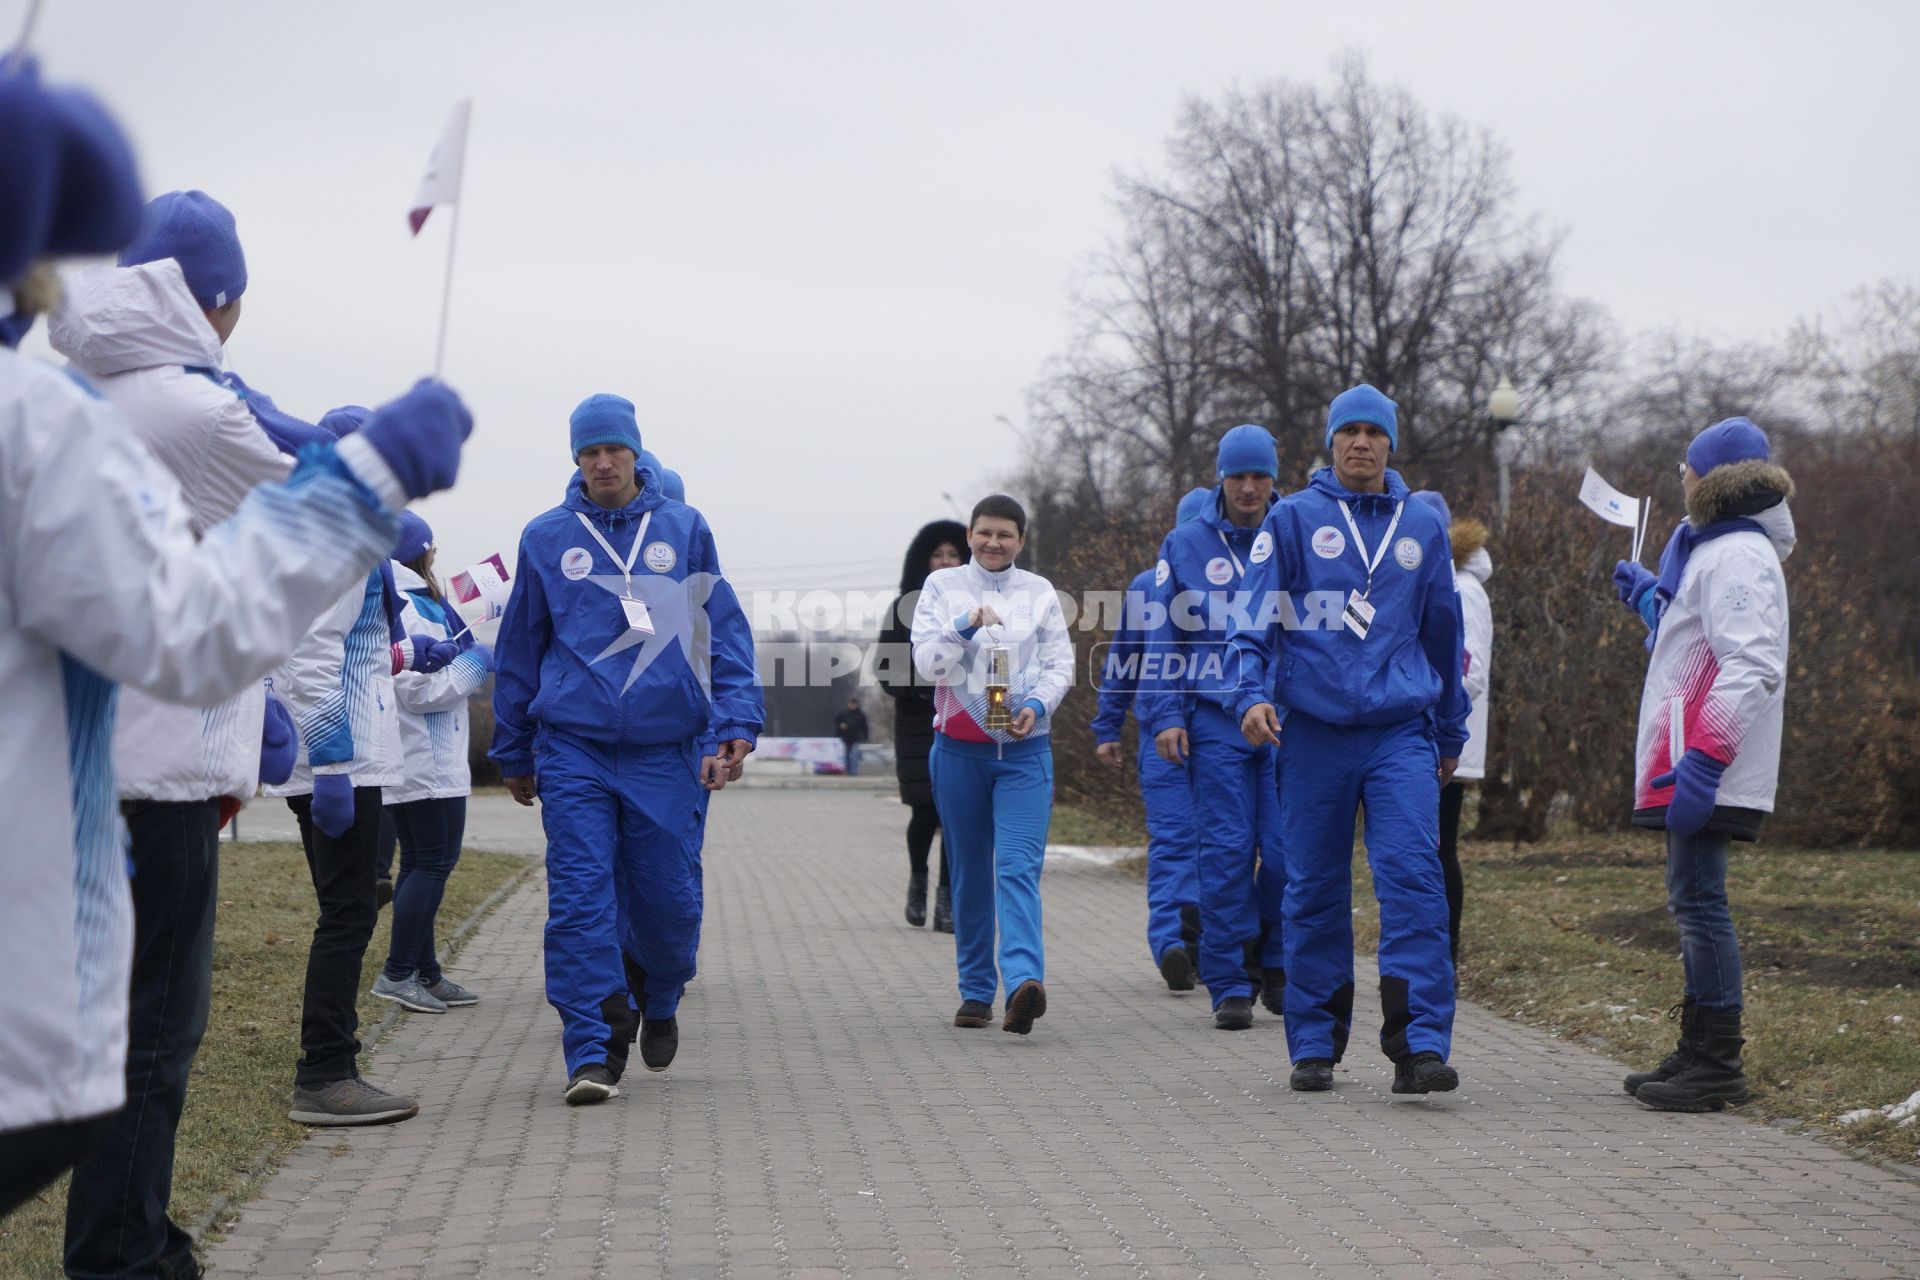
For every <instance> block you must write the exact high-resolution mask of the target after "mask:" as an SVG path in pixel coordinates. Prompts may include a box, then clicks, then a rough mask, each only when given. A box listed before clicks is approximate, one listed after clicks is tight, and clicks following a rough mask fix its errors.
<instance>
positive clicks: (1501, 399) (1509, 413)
mask: <svg viewBox="0 0 1920 1280" xmlns="http://www.w3.org/2000/svg"><path fill="white" fill-rule="evenodd" d="M1487 416H1488V417H1489V418H1492V419H1493V427H1494V437H1493V453H1494V456H1495V457H1496V458H1498V459H1499V461H1500V523H1501V524H1502V525H1503V526H1504V525H1505V524H1506V523H1507V495H1508V491H1509V486H1510V479H1509V476H1508V473H1507V468H1508V462H1509V459H1510V458H1511V456H1512V450H1510V449H1508V448H1507V428H1508V427H1510V426H1512V425H1513V420H1514V419H1515V418H1517V417H1519V416H1520V393H1519V392H1518V391H1515V390H1514V389H1513V383H1512V382H1510V381H1508V379H1507V375H1506V374H1504V373H1503V374H1501V375H1500V385H1499V386H1497V387H1495V388H1494V389H1493V393H1492V394H1491V395H1489V396H1488V397H1487Z"/></svg>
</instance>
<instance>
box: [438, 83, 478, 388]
mask: <svg viewBox="0 0 1920 1280" xmlns="http://www.w3.org/2000/svg"><path fill="white" fill-rule="evenodd" d="M472 127H473V117H472V115H471V108H469V115H468V117H467V123H466V128H463V129H462V130H461V131H460V169H459V173H460V186H459V188H458V189H457V190H456V191H455V192H454V193H453V221H452V223H451V224H449V225H448V227H447V275H446V279H445V281H443V282H442V284H441V286H440V339H439V341H438V342H437V343H435V344H434V349H433V376H434V377H435V378H436V379H437V378H439V377H440V372H441V370H442V369H444V368H445V367H446V363H447V317H448V315H449V313H450V312H451V310H452V305H453V252H454V248H455V246H456V245H458V243H459V241H460V206H461V205H463V204H465V203H466V195H467V133H468V131H469V130H470V129H472Z"/></svg>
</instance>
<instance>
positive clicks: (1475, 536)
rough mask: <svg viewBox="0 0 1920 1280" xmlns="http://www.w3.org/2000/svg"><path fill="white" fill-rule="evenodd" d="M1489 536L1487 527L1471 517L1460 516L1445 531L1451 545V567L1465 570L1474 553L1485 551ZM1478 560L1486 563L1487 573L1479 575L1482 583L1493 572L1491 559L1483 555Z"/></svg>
mask: <svg viewBox="0 0 1920 1280" xmlns="http://www.w3.org/2000/svg"><path fill="white" fill-rule="evenodd" d="M1491 536H1492V534H1491V533H1490V532H1489V531H1488V529H1487V526H1486V525H1485V524H1484V523H1483V522H1481V521H1479V520H1475V519H1474V518H1473V517H1472V516H1461V517H1460V518H1459V519H1458V520H1455V521H1454V522H1453V524H1452V525H1451V526H1449V527H1448V529H1447V541H1448V542H1450V543H1451V544H1452V545H1453V567H1454V568H1456V569H1464V568H1466V567H1467V562H1468V561H1469V560H1471V559H1473V556H1474V553H1475V552H1477V551H1484V550H1485V549H1486V545H1487V539H1488V538H1489V537H1491ZM1480 558H1481V559H1483V560H1485V561H1486V562H1487V573H1485V574H1481V575H1480V579H1481V581H1483V582H1484V581H1485V580H1486V578H1487V574H1491V573H1492V572H1493V559H1492V557H1490V556H1485V555H1483V556H1481V557H1480Z"/></svg>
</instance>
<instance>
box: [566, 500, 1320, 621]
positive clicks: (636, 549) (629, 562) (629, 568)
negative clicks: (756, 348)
mask: <svg viewBox="0 0 1920 1280" xmlns="http://www.w3.org/2000/svg"><path fill="white" fill-rule="evenodd" d="M573 514H574V516H575V518H577V519H578V520H579V521H580V523H581V524H582V525H584V526H586V530H587V532H588V533H590V534H592V535H593V540H594V541H595V542H597V543H599V544H600V547H601V549H602V550H604V551H605V552H606V553H607V558H608V559H610V560H612V561H613V562H614V563H615V564H617V565H619V566H620V574H621V576H622V577H624V578H625V579H626V580H627V599H629V600H631V599H633V562H634V561H635V560H637V559H639V558H640V544H641V543H643V542H645V541H646V540H647V525H648V524H650V523H651V522H652V520H653V512H651V511H649V512H647V514H645V515H643V516H641V517H640V530H639V532H637V533H635V534H634V535H633V548H632V549H631V550H630V551H628V552H627V558H626V559H625V560H622V559H621V558H620V553H619V552H618V551H615V550H614V549H613V544H612V543H611V542H608V541H607V540H606V538H605V537H603V536H602V535H601V533H600V531H599V530H598V529H596V528H594V527H593V521H591V520H589V519H587V515H586V512H584V511H576V512H574V513H573ZM1355 536H1356V537H1357V536H1358V535H1357V534H1356V535H1355Z"/></svg>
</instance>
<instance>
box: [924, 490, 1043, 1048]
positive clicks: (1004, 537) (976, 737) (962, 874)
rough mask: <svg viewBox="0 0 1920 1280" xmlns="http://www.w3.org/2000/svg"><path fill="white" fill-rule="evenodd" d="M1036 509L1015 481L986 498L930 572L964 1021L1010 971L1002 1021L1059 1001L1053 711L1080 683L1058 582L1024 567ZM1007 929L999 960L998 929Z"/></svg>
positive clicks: (1015, 1022) (971, 1023)
mask: <svg viewBox="0 0 1920 1280" xmlns="http://www.w3.org/2000/svg"><path fill="white" fill-rule="evenodd" d="M1026 535H1027V513H1026V511H1025V509H1023V508H1022V507H1021V506H1020V504H1019V503H1018V502H1015V501H1014V500H1013V499H1012V498H1010V497H1007V496H1006V495H1005V494H994V495H993V496H991V497H987V498H982V499H981V500H980V501H979V502H978V503H976V504H974V508H973V516H972V519H971V520H970V521H969V523H968V526H967V543H968V548H969V550H971V551H972V553H973V558H972V560H971V561H969V562H968V563H966V564H963V565H959V566H957V567H955V568H952V569H942V570H940V571H939V572H938V573H934V574H930V575H928V577H927V581H926V585H925V586H924V587H922V588H921V591H920V602H919V604H918V605H917V606H916V607H915V609H914V613H913V662H914V666H915V667H916V668H917V669H918V670H919V672H920V674H921V675H922V676H924V677H925V678H927V679H928V680H931V681H934V682H935V683H936V684H937V686H938V688H937V689H936V690H935V692H934V698H935V706H936V708H937V710H936V719H935V721H934V727H935V728H936V729H938V730H939V733H938V736H937V737H936V739H935V741H934V745H933V754H932V757H931V762H932V772H933V794H934V797H935V798H936V800H937V801H938V802H939V805H940V819H941V822H942V823H943V824H944V826H945V828H946V838H947V840H948V842H949V845H948V847H949V848H950V849H951V850H952V853H953V859H954V865H953V926H954V951H955V954H956V957H957V959H958V964H959V970H960V997H961V1003H960V1010H959V1012H958V1013H956V1014H954V1018H953V1024H954V1025H955V1026H957V1027H984V1026H986V1025H987V1021H988V1019H989V1018H991V1017H992V1015H993V997H994V995H995V993H996V992H997V991H998V990H999V989H1000V987H1001V985H1002V984H1003V983H1004V985H1005V987H1006V991H1007V1006H1006V1018H1005V1020H1004V1021H1002V1023H1001V1024H1000V1026H1001V1030H1003V1031H1011V1032H1013V1033H1014V1034H1015V1035H1026V1034H1027V1033H1028V1032H1029V1031H1032V1030H1033V1023H1034V1019H1036V1018H1038V1017H1040V1016H1041V1015H1042V1014H1044V1013H1046V1011H1047V989H1046V985H1045V979H1046V958H1045V955H1044V953H1043V948H1042V944H1041V924H1040V871H1041V866H1042V863H1043V861H1044V860H1045V856H1046V847H1047V827H1048V825H1049V823H1050V821H1051V819H1052V816H1053V749H1052V747H1051V745H1050V743H1051V732H1052V728H1053V713H1054V712H1055V711H1056V710H1057V709H1058V708H1059V706H1060V701H1061V699H1063V698H1065V697H1066V696H1067V690H1068V689H1070V688H1071V687H1072V685H1073V642H1072V641H1071V640H1070V639H1069V638H1068V636H1067V624H1066V618H1065V616H1064V614H1063V613H1062V612H1061V609H1060V599H1059V597H1058V596H1056V595H1055V594H1054V590H1053V585H1052V584H1051V583H1049V582H1048V581H1047V580H1046V579H1045V578H1042V577H1041V576H1039V575H1038V574H1034V573H1028V572H1027V571H1026V570H1025V569H1017V568H1015V567H1014V560H1015V559H1016V558H1017V557H1018V556H1019V554H1020V549H1021V547H1022V546H1024V545H1025V544H1026ZM996 934H997V935H998V963H997V964H996V963H995V950H996V948H995V941H996Z"/></svg>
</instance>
